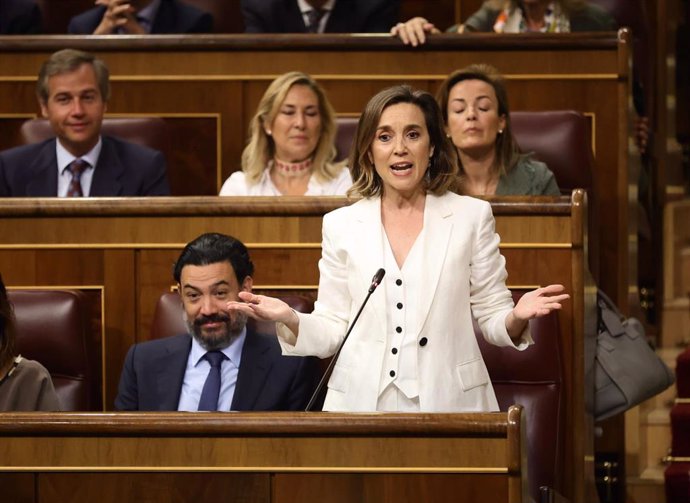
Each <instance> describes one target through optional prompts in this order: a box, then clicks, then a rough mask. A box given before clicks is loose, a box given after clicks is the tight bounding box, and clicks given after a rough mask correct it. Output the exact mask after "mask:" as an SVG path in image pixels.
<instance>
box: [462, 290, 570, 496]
mask: <svg viewBox="0 0 690 503" xmlns="http://www.w3.org/2000/svg"><path fill="white" fill-rule="evenodd" d="M513 297H514V298H516V296H515V293H514V294H513ZM529 323H530V331H531V333H532V338H533V339H534V342H535V344H534V345H533V346H530V347H529V348H527V349H526V350H524V351H515V350H514V349H513V348H503V347H498V346H494V345H492V344H489V343H487V342H486V341H485V340H484V337H483V336H482V334H481V332H480V330H479V327H478V326H477V325H476V324H475V335H476V336H477V340H478V342H479V347H480V349H481V351H482V356H483V357H484V361H485V362H486V367H487V369H488V370H489V376H490V377H491V383H492V384H493V387H494V391H495V392H496V398H497V399H498V404H499V407H500V409H501V410H502V411H507V410H508V407H509V406H511V405H513V404H519V405H522V406H523V407H524V412H523V414H524V416H523V417H525V418H526V424H527V432H526V433H527V463H528V470H527V474H528V478H529V488H530V494H531V495H532V497H533V498H534V500H535V501H541V499H540V487H542V486H546V487H548V488H550V489H554V490H556V491H558V492H562V488H561V485H562V479H561V474H562V472H563V467H564V460H563V452H564V451H563V449H564V442H565V435H566V434H567V433H566V417H565V407H564V400H565V396H564V395H565V393H564V389H563V386H564V376H563V372H564V361H563V351H562V349H561V346H560V344H561V342H560V341H561V338H560V329H559V325H558V314H557V313H556V312H552V313H550V314H548V315H547V316H544V317H541V318H537V319H534V320H530V322H529Z"/></svg>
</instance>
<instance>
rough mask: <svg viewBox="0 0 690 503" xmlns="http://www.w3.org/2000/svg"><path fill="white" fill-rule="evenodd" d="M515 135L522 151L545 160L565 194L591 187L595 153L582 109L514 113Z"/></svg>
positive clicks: (512, 114)
mask: <svg viewBox="0 0 690 503" xmlns="http://www.w3.org/2000/svg"><path fill="white" fill-rule="evenodd" d="M510 120H511V122H512V125H513V134H514V135H515V139H516V140H517V142H518V145H520V148H521V149H522V151H523V152H534V156H535V157H536V158H537V159H539V160H540V161H542V162H544V163H546V165H547V166H548V167H549V169H550V170H551V171H553V173H554V175H556V181H557V182H558V186H559V188H560V189H561V192H563V193H564V194H570V193H571V192H572V190H573V189H576V188H581V189H592V172H593V169H594V167H593V164H594V161H593V156H592V145H591V135H590V130H589V126H588V124H587V119H586V118H585V116H584V115H582V114H581V113H579V112H574V111H570V110H555V111H547V112H511V114H510Z"/></svg>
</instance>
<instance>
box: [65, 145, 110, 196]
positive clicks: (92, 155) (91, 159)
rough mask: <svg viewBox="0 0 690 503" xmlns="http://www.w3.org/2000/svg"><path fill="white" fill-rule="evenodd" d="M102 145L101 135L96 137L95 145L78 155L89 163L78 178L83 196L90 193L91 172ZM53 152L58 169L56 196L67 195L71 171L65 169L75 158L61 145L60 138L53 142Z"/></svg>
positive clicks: (93, 169)
mask: <svg viewBox="0 0 690 503" xmlns="http://www.w3.org/2000/svg"><path fill="white" fill-rule="evenodd" d="M102 147H103V141H102V140H101V137H100V136H99V137H98V143H96V146H95V147H93V148H92V149H91V150H89V151H88V152H87V153H86V155H83V156H81V157H79V159H82V160H84V161H86V162H88V163H89V167H88V168H86V169H85V170H84V171H83V172H82V174H81V178H80V179H79V180H80V182H81V192H82V194H83V195H84V197H87V196H88V195H89V194H91V181H92V180H93V172H94V171H95V169H96V164H97V163H98V157H99V156H100V155H101V148H102ZM55 153H56V155H57V169H58V186H57V195H58V197H67V191H68V190H69V184H70V182H71V181H72V172H71V171H70V170H68V169H67V167H68V166H69V165H70V164H72V161H74V160H75V159H77V157H74V156H73V155H72V154H70V153H69V152H68V151H67V149H66V148H65V147H63V146H62V144H61V143H60V140H59V139H58V140H57V141H56V142H55Z"/></svg>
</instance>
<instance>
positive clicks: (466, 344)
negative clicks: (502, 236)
mask: <svg viewBox="0 0 690 503" xmlns="http://www.w3.org/2000/svg"><path fill="white" fill-rule="evenodd" d="M350 166H351V168H350V169H351V173H352V178H353V181H354V185H353V187H352V191H351V192H352V193H354V194H359V195H361V196H363V199H362V200H361V201H358V202H357V203H355V204H353V205H352V206H348V207H344V208H340V209H337V210H335V211H333V212H331V213H329V214H327V215H326V216H325V217H324V220H323V245H322V247H323V252H322V257H321V260H320V262H319V271H320V280H319V294H318V299H317V302H316V305H315V309H314V312H313V313H312V314H301V313H296V312H295V311H293V310H292V309H290V308H289V306H287V305H286V304H284V303H283V302H282V301H280V300H277V299H274V298H271V297H265V296H261V295H253V294H247V295H242V294H240V297H241V298H242V300H243V301H244V302H245V303H229V304H228V309H237V310H240V311H243V312H245V313H247V314H248V315H249V316H252V317H254V318H258V319H264V320H274V321H276V322H279V323H278V324H277V325H278V326H277V330H278V337H279V339H280V343H281V346H282V348H283V352H284V354H290V355H315V356H319V357H321V358H325V357H328V356H331V355H333V354H334V353H335V352H336V351H337V348H338V346H339V344H340V342H341V341H342V340H343V338H344V336H345V333H346V331H347V328H348V325H349V323H350V322H351V321H352V320H353V318H354V317H355V315H356V312H357V310H358V309H359V307H360V305H361V304H362V301H363V300H364V298H365V296H366V294H367V291H368V288H369V286H370V283H371V276H372V274H373V273H374V272H375V271H376V270H377V269H378V268H380V267H383V268H385V269H386V271H387V273H386V275H385V277H384V279H383V281H382V283H381V285H380V287H379V288H378V289H377V290H376V291H375V292H374V294H373V295H372V297H371V300H370V302H369V304H368V305H367V306H366V307H365V308H364V310H363V312H362V314H361V316H360V318H359V320H358V322H357V324H356V325H355V327H354V329H353V330H352V333H351V334H350V336H349V339H348V340H347V342H346V344H345V345H344V346H343V349H342V352H341V353H340V356H339V357H338V360H337V363H336V365H335V368H334V370H333V374H332V376H331V378H330V380H329V383H328V393H327V395H326V401H325V403H324V407H323V408H324V410H333V411H376V410H378V411H423V412H461V411H493V410H498V404H497V402H496V397H495V395H494V391H493V388H492V386H491V382H490V379H489V374H488V372H487V369H486V366H485V364H484V361H483V359H482V355H481V352H480V350H479V347H478V345H477V341H476V339H475V336H474V331H473V328H472V316H474V317H475V318H476V319H477V320H478V322H479V325H480V327H481V329H482V332H483V333H484V336H485V337H486V339H487V340H488V341H490V342H491V343H493V344H496V345H499V346H511V347H515V348H516V349H518V350H522V349H525V348H526V347H527V346H528V345H529V344H531V343H532V339H531V337H530V335H529V331H528V330H527V321H528V320H529V319H531V318H534V317H537V316H542V315H544V314H546V313H548V312H550V311H551V310H553V309H559V308H560V307H561V304H560V303H561V302H562V301H563V300H565V299H566V298H568V295H567V294H563V293H562V291H563V287H562V286H560V285H551V286H548V287H544V288H540V289H537V290H535V291H533V292H530V293H528V294H526V295H524V296H523V297H522V298H521V300H520V301H519V302H518V304H517V305H516V306H514V305H513V301H512V297H511V294H510V291H509V290H508V289H507V288H506V286H505V279H506V277H507V273H506V270H505V260H504V258H503V257H502V256H501V254H500V253H499V249H498V244H499V237H498V235H497V234H496V233H495V231H494V219H493V216H492V213H491V207H490V205H489V203H487V202H485V201H482V200H479V199H474V198H471V197H467V196H459V195H456V194H455V193H453V192H451V189H453V188H454V187H455V184H456V181H457V174H458V164H457V157H456V154H455V150H454V147H453V145H452V144H451V143H450V141H449V140H448V138H446V135H445V132H444V128H443V118H442V115H441V111H440V110H439V108H438V105H437V104H436V102H435V100H434V98H433V97H432V96H431V95H430V94H428V93H426V92H423V91H415V90H413V89H411V88H410V87H409V86H396V87H392V88H389V89H385V90H383V91H381V92H380V93H378V94H377V95H376V96H374V97H373V98H372V99H371V100H370V101H369V103H368V104H367V107H366V109H365V110H364V113H363V114H362V116H361V118H360V121H359V125H358V129H357V134H356V137H355V146H354V149H353V152H352V154H351V156H350Z"/></svg>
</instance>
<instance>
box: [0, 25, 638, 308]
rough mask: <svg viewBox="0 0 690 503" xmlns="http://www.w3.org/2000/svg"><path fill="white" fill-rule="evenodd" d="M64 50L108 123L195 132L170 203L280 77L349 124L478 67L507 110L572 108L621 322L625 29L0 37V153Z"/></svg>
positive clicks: (240, 131) (625, 247)
mask: <svg viewBox="0 0 690 503" xmlns="http://www.w3.org/2000/svg"><path fill="white" fill-rule="evenodd" d="M533 35H534V34H533ZM65 46H70V47H75V48H80V49H85V50H89V51H92V52H95V53H97V54H98V55H99V56H100V57H102V58H103V59H104V60H105V61H106V63H107V64H108V66H109V68H110V70H111V75H112V78H111V80H112V83H113V93H112V99H111V102H110V103H109V108H108V110H109V112H110V113H113V114H116V115H124V116H127V115H142V114H143V115H154V116H161V117H166V118H171V120H172V119H174V123H172V124H171V127H172V128H174V129H179V130H181V131H182V133H179V132H178V133H179V134H178V133H175V132H173V136H174V137H180V138H183V139H184V138H188V135H187V134H186V133H184V131H189V130H190V128H191V129H194V128H195V127H196V125H197V124H199V123H201V122H203V124H204V128H205V129H204V134H203V135H201V134H199V135H196V136H194V138H193V141H195V142H198V143H196V144H195V147H194V148H193V149H191V150H190V148H189V142H184V141H179V142H175V143H174V145H175V146H177V147H179V151H176V153H173V154H171V155H170V156H169V157H171V159H172V160H171V162H170V163H169V164H170V171H171V179H172V181H173V186H174V187H175V190H176V195H193V194H197V195H203V194H206V195H211V194H214V193H217V191H218V189H219V188H220V186H221V184H222V182H223V181H224V180H225V179H226V178H227V177H228V176H229V175H230V173H232V172H233V171H235V170H237V169H239V159H240V154H241V151H242V149H243V148H244V145H245V141H246V136H247V129H248V123H249V120H250V118H251V116H252V115H253V113H254V110H255V108H256V105H257V103H258V101H259V99H260V97H261V95H262V94H263V92H264V90H265V89H266V87H267V86H268V84H269V82H270V81H271V80H272V79H274V78H275V77H276V76H277V75H279V74H281V73H283V72H286V71H291V70H302V71H305V72H308V73H310V74H312V75H313V76H314V77H315V78H316V79H317V80H318V81H319V82H321V83H322V84H323V86H324V88H325V89H326V91H327V93H328V96H329V98H330V100H331V102H332V103H333V106H334V108H335V109H336V111H337V113H338V114H340V115H343V116H356V115H358V114H359V113H360V112H361V111H362V109H363V107H364V105H365V104H366V102H367V100H368V99H369V98H370V97H371V96H372V95H373V94H374V93H376V92H377V91H379V90H380V89H381V88H383V87H386V86H390V85H393V84H397V83H400V82H407V83H410V84H412V85H414V86H415V87H419V88H422V89H426V90H429V91H432V92H434V91H435V90H436V88H437V87H438V85H439V83H440V82H441V81H442V80H443V79H444V78H445V77H446V76H447V75H448V73H450V72H451V71H453V70H455V69H457V68H461V67H463V66H466V65H468V64H470V63H476V62H478V61H482V62H486V63H490V64H493V65H494V66H496V67H497V68H498V69H499V70H500V71H501V72H502V73H503V74H504V75H505V76H506V81H507V86H508V92H509V95H510V99H511V106H512V109H513V110H566V109H573V110H578V111H581V112H584V113H585V114H587V116H588V117H590V118H591V122H592V125H593V140H594V142H593V144H594V149H595V156H596V169H595V172H594V178H595V180H594V182H595V190H596V191H597V198H598V200H597V207H598V212H599V215H598V218H599V220H600V228H601V231H600V235H599V236H593V239H594V238H595V237H596V238H597V239H596V241H597V242H598V243H599V249H598V250H597V254H596V256H593V264H594V265H595V267H594V268H593V272H594V274H595V276H596V277H597V280H598V281H599V284H600V286H601V287H602V288H604V289H605V290H606V291H607V292H608V293H609V294H610V295H611V296H612V297H613V298H614V300H616V301H617V302H618V305H619V306H620V307H621V308H622V309H623V310H624V311H626V310H627V302H628V294H629V292H630V291H634V287H633V285H635V284H636V267H635V266H634V263H631V261H632V260H634V258H635V257H636V253H634V251H635V250H634V249H633V250H631V248H634V247H635V243H636V240H635V239H631V237H633V236H635V233H636V224H635V219H634V218H629V216H630V215H631V214H632V215H635V213H631V212H630V211H629V210H628V206H629V204H630V201H631V198H630V197H629V194H634V192H632V191H630V189H629V183H630V182H631V181H632V182H634V183H636V178H635V177H630V176H629V174H628V170H629V162H628V150H627V145H628V137H629V133H630V131H631V128H629V126H628V123H629V112H630V111H629V109H628V101H629V100H628V96H629V86H630V74H629V65H628V63H629V34H628V33H627V32H625V31H621V32H620V33H619V34H615V33H600V34H560V35H559V36H554V35H534V36H525V35H513V36H490V35H483V34H476V35H467V36H463V37H458V36H453V35H440V36H437V37H434V38H433V39H432V40H430V41H429V42H428V43H427V44H426V45H425V46H424V47H421V48H416V49H411V48H409V47H405V46H403V45H402V44H401V43H400V42H399V41H397V40H395V39H393V38H392V37H387V36H376V35H374V36H350V35H323V36H316V37H315V36H310V35H270V36H246V35H200V36H165V35H162V36H157V37H136V36H132V37H127V39H126V40H124V39H122V38H120V37H50V36H47V37H13V38H8V37H5V38H2V39H0V148H6V147H9V146H10V144H12V142H13V138H14V134H13V133H12V131H13V128H16V127H17V124H18V123H20V121H21V119H22V118H26V117H30V116H32V115H33V114H35V113H36V112H37V111H38V107H37V104H36V99H35V97H34V89H33V88H34V82H35V78H36V73H37V69H38V67H39V66H40V64H41V62H42V61H43V60H44V59H45V58H46V57H47V56H48V55H49V54H50V53H51V52H53V51H54V50H56V49H59V48H62V47H65ZM214 118H215V119H214ZM213 152H215V153H216V155H215V156H212V155H211V153H213ZM202 153H203V154H204V158H203V159H202ZM209 156H211V158H213V157H215V163H214V162H212V161H209ZM212 182H215V183H212ZM631 251H632V252H633V253H630V252H631ZM597 264H598V265H597ZM599 271H600V274H599Z"/></svg>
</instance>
